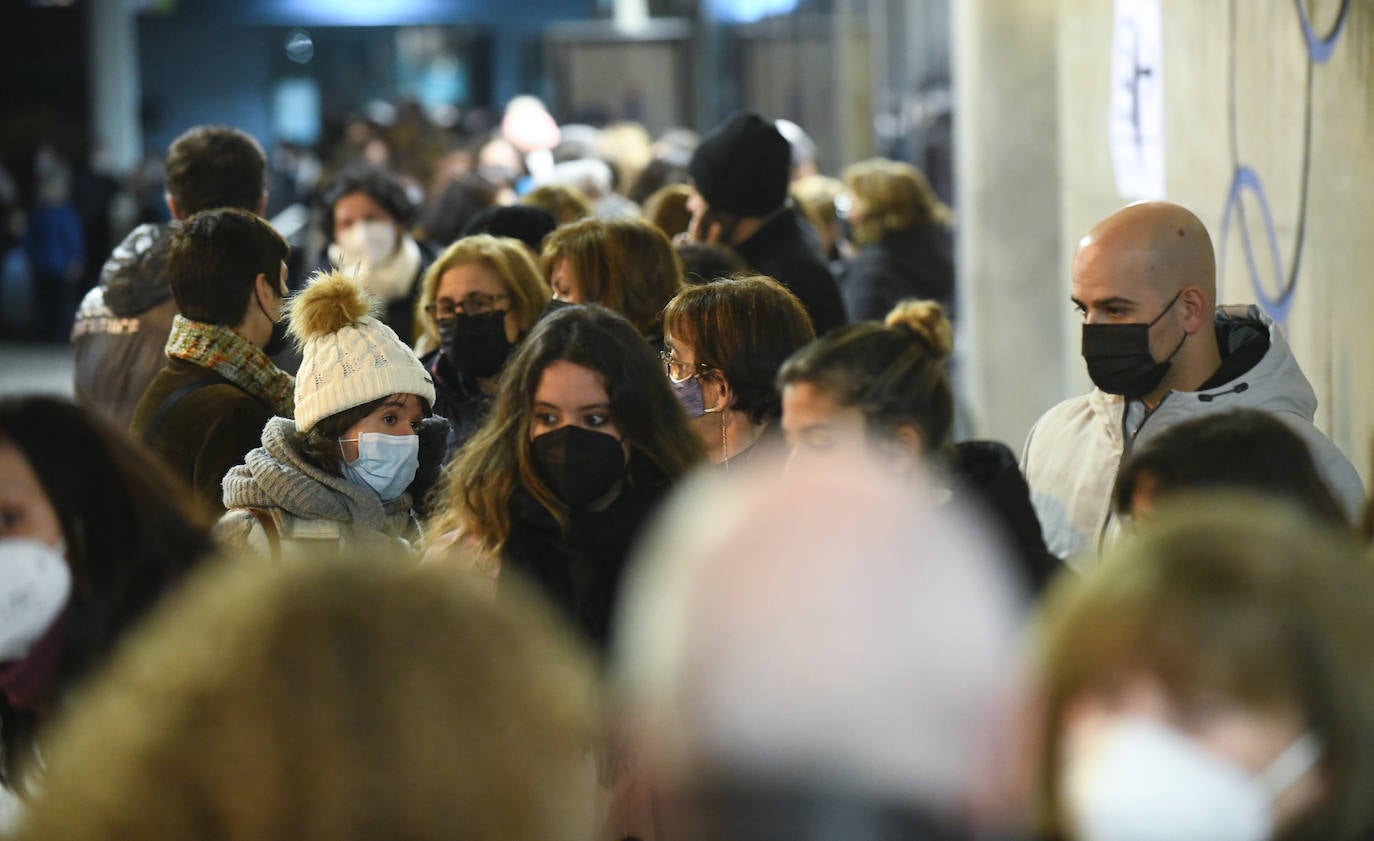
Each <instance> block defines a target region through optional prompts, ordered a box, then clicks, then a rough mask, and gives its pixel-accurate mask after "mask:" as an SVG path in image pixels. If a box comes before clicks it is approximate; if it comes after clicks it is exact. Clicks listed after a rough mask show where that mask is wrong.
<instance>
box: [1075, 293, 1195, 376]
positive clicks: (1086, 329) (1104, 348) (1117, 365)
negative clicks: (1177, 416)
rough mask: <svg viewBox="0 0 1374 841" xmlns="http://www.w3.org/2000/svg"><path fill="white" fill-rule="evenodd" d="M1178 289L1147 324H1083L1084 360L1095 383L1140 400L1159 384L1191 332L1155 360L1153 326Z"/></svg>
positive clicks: (1170, 303) (1172, 304) (1162, 315)
mask: <svg viewBox="0 0 1374 841" xmlns="http://www.w3.org/2000/svg"><path fill="white" fill-rule="evenodd" d="M1182 294H1183V293H1182V292H1179V293H1178V294H1177V295H1174V297H1173V299H1172V300H1170V301H1169V304H1168V306H1166V307H1165V308H1164V310H1163V311H1162V312H1160V314H1159V315H1157V316H1155V319H1154V321H1151V322H1150V323H1148V324H1145V323H1139V322H1137V323H1134V324H1084V325H1083V359H1084V360H1085V361H1086V362H1087V363H1088V377H1089V378H1091V379H1092V381H1093V385H1095V386H1097V387H1098V388H1100V389H1102V390H1103V391H1105V392H1107V393H1108V394H1119V395H1121V396H1122V397H1127V398H1130V399H1132V400H1138V399H1140V398H1142V397H1144V396H1145V395H1147V394H1149V393H1150V392H1152V391H1154V390H1155V389H1156V388H1158V387H1159V384H1160V383H1161V382H1163V381H1164V375H1165V374H1167V373H1168V372H1169V368H1170V367H1172V365H1173V358H1174V357H1175V356H1177V355H1178V352H1179V351H1180V350H1182V349H1183V343H1184V342H1186V341H1187V340H1188V333H1186V332H1185V333H1184V334H1183V338H1182V339H1179V342H1178V346H1177V347H1175V348H1174V351H1173V353H1171V354H1169V355H1168V356H1167V357H1166V358H1165V359H1164V361H1163V362H1156V361H1155V358H1154V356H1152V355H1151V354H1150V328H1151V327H1153V326H1155V324H1157V323H1158V322H1159V320H1160V319H1161V318H1163V317H1164V314H1165V313H1167V312H1168V311H1169V310H1170V309H1172V308H1173V306H1174V303H1175V302H1177V301H1178V298H1179V295H1182Z"/></svg>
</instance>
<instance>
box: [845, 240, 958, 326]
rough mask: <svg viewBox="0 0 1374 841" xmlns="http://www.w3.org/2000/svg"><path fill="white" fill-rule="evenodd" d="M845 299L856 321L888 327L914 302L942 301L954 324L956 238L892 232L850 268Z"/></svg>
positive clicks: (856, 257) (857, 256)
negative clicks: (898, 310) (904, 304)
mask: <svg viewBox="0 0 1374 841" xmlns="http://www.w3.org/2000/svg"><path fill="white" fill-rule="evenodd" d="M840 294H841V295H843V296H844V304H845V309H846V310H847V311H848V312H849V317H850V319H851V320H853V321H882V320H883V319H884V318H885V317H886V316H887V314H888V313H889V312H891V310H892V308H893V307H894V306H896V305H897V304H898V303H899V302H900V301H903V300H906V299H908V298H918V299H930V300H934V301H939V302H940V305H941V306H943V307H944V308H945V312H946V313H948V314H949V317H950V318H951V319H953V318H954V238H953V236H952V234H951V232H950V229H949V228H947V227H945V226H944V225H936V224H931V225H922V226H921V227H919V228H909V229H907V230H903V231H891V232H889V233H888V235H887V236H886V237H884V238H883V239H882V241H880V242H875V243H873V244H872V245H867V246H864V248H863V249H861V250H860V251H859V253H858V254H855V255H854V257H853V258H852V259H851V260H850V261H849V262H848V263H847V264H846V265H845V268H844V274H843V276H841V278H840Z"/></svg>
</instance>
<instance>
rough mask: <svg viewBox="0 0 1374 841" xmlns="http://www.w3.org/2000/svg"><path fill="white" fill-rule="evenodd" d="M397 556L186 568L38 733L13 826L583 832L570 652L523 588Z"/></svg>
mask: <svg viewBox="0 0 1374 841" xmlns="http://www.w3.org/2000/svg"><path fill="white" fill-rule="evenodd" d="M396 561H397V559H394V558H375V559H373V558H368V559H365V560H363V559H358V558H346V557H345V558H340V557H337V556H330V557H323V556H322V557H320V558H318V559H312V560H307V561H303V562H301V563H299V564H292V565H289V566H280V567H265V566H262V565H259V564H248V563H245V562H244V561H243V560H241V559H230V560H229V561H228V562H227V563H224V564H223V565H221V566H219V567H217V568H215V569H213V570H212V571H211V572H210V573H209V574H206V575H204V576H203V577H199V578H197V579H195V580H194V581H193V582H191V583H190V585H189V588H188V590H187V591H186V592H185V593H184V594H183V596H182V597H181V598H179V599H178V600H176V601H175V602H174V603H172V604H171V605H169V606H168V607H167V608H166V609H164V610H162V611H160V612H159V614H158V615H157V616H156V617H155V619H154V621H152V622H151V623H150V624H149V625H147V626H145V628H144V629H143V630H142V631H141V632H140V633H139V634H138V635H137V636H136V638H135V639H134V640H133V643H132V644H131V645H129V646H128V647H127V648H126V649H125V650H124V651H123V653H122V655H121V656H120V657H119V658H118V659H117V660H116V662H115V663H114V665H113V667H112V668H111V669H110V670H109V672H108V673H107V674H105V675H104V676H103V678H102V679H101V680H99V681H98V682H97V683H96V684H95V685H94V686H93V687H91V689H90V691H89V692H88V694H87V695H86V696H85V697H84V698H82V699H81V700H80V703H79V704H77V705H76V706H75V707H74V709H73V714H72V715H71V716H70V718H69V719H68V720H67V721H65V722H64V723H63V726H62V727H61V729H60V730H59V731H57V732H56V733H55V734H54V736H53V738H52V741H51V743H50V748H51V749H50V751H49V752H48V756H47V758H48V768H47V775H46V777H45V779H44V782H43V786H42V789H43V790H42V794H41V796H39V797H38V798H37V799H36V800H35V801H34V802H33V803H32V804H31V808H30V809H29V811H28V813H27V815H26V819H25V823H24V828H23V835H22V836H21V837H23V838H29V839H51V838H62V839H70V840H71V841H79V839H92V841H93V840H94V839H109V838H140V839H145V841H154V840H155V839H166V841H203V839H206V838H218V839H224V840H225V841H232V840H234V839H242V841H249V839H264V838H293V839H297V841H311V839H318V841H349V839H357V841H364V840H365V839H366V840H367V841H375V839H377V838H406V839H410V841H424V840H425V839H434V840H435V841H438V839H451V838H453V837H455V836H458V835H461V836H462V837H463V838H466V839H474V841H477V840H479V839H484V840H485V841H506V840H507V839H511V838H521V839H542V841H584V839H585V838H586V837H588V835H589V833H590V832H591V831H592V826H593V819H592V814H591V809H592V806H591V804H592V801H593V792H594V789H595V772H594V765H593V763H592V762H591V761H590V759H589V757H590V756H591V755H592V753H591V752H592V751H594V749H595V745H596V740H597V739H598V736H597V733H596V729H595V721H596V719H597V717H598V713H597V709H596V705H597V701H596V694H597V693H596V691H595V682H594V677H593V673H592V671H591V668H590V666H589V661H588V659H587V655H586V653H585V652H584V651H582V650H581V649H580V648H578V647H577V646H576V645H575V644H574V643H572V642H570V641H569V638H568V637H567V636H566V634H565V632H564V629H563V627H562V626H561V625H559V624H558V623H557V621H556V620H554V619H553V618H551V616H550V615H549V614H548V613H547V612H546V611H544V610H543V609H540V608H535V607H533V606H532V603H531V602H530V601H528V600H527V599H525V598H523V597H520V594H519V593H516V594H514V595H511V594H508V593H506V592H503V593H502V596H501V598H500V599H498V600H493V599H492V598H491V596H490V594H489V593H484V592H482V591H479V590H477V589H475V588H474V586H473V585H472V584H470V582H468V581H467V580H465V578H464V577H463V576H461V574H456V573H454V572H453V571H451V570H447V569H434V568H428V569H418V570H417V569H413V568H409V567H407V566H404V565H401V564H398V563H397V562H396ZM503 590H504V585H503ZM508 595H509V596H511V597H509V598H508V597H507V596H508Z"/></svg>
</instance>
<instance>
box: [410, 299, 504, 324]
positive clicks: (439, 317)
mask: <svg viewBox="0 0 1374 841" xmlns="http://www.w3.org/2000/svg"><path fill="white" fill-rule="evenodd" d="M503 298H505V299H509V298H510V296H509V295H507V294H506V293H504V292H502V293H501V294H500V295H487V294H485V293H482V292H473V293H472V294H470V295H468V296H467V297H466V298H464V299H463V300H461V301H455V300H453V299H452V298H440V299H439V300H437V301H435V302H434V303H432V304H427V305H426V306H425V312H426V313H428V314H429V316H430V317H431V318H433V319H435V320H436V321H448V320H449V319H450V318H453V317H454V316H456V315H457V314H458V313H460V312H461V313H462V314H464V315H485V314H486V313H489V312H491V311H493V310H494V309H495V307H496V302H497V301H499V300H501V299H503Z"/></svg>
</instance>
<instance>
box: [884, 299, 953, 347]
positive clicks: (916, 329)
mask: <svg viewBox="0 0 1374 841" xmlns="http://www.w3.org/2000/svg"><path fill="white" fill-rule="evenodd" d="M883 323H884V324H886V325H887V326H888V327H892V328H896V329H903V330H907V331H910V332H911V333H914V334H915V335H916V336H918V337H919V338H920V340H921V341H922V342H923V343H924V344H925V346H926V347H927V348H929V349H930V352H931V353H932V354H933V355H934V356H936V357H937V358H939V359H940V360H944V359H948V358H949V355H950V353H952V352H953V350H954V328H953V327H952V326H951V325H950V323H949V318H948V317H947V316H946V315H945V308H944V307H942V306H940V305H939V304H938V303H936V302H935V301H917V300H910V301H902V302H901V303H899V304H897V306H895V307H893V308H892V312H890V313H888V314H887V318H886V319H884V320H883Z"/></svg>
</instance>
